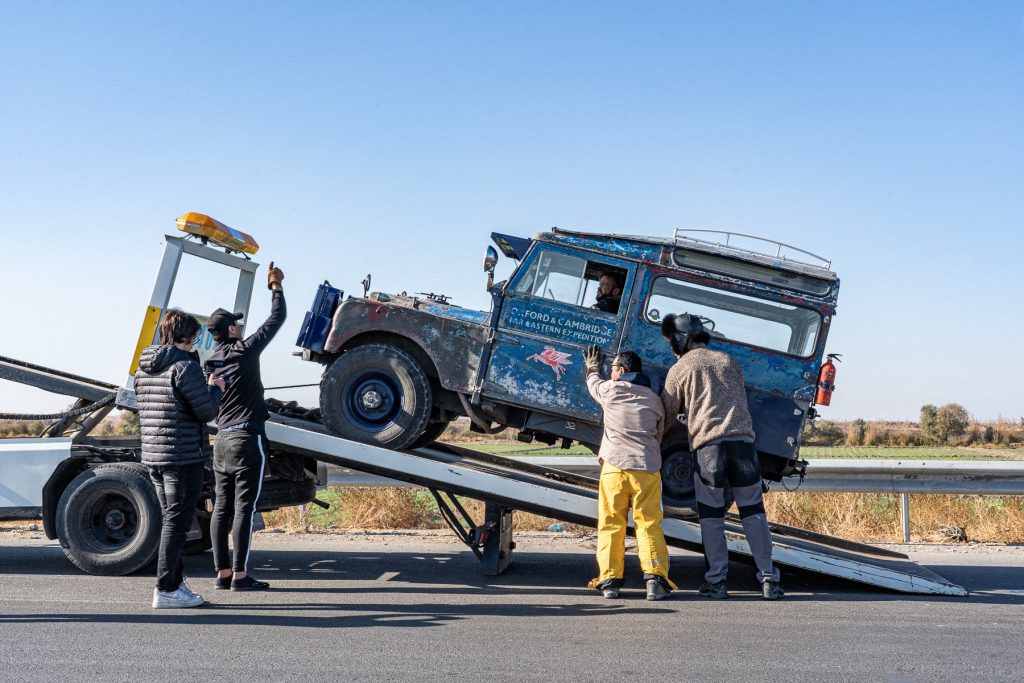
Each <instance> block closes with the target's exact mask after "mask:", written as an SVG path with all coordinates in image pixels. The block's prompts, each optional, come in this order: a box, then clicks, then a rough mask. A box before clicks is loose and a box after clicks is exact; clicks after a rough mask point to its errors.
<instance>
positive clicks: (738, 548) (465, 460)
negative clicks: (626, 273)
mask: <svg viewBox="0 0 1024 683" xmlns="http://www.w3.org/2000/svg"><path fill="white" fill-rule="evenodd" d="M267 437H268V439H269V440H270V442H271V444H272V445H273V446H275V447H276V448H279V449H281V450H288V451H292V452H297V453H301V454H304V455H309V456H311V457H314V458H316V459H318V460H322V461H324V462H328V463H332V464H335V465H340V466H342V467H348V468H350V469H354V470H360V471H363V472H369V473H371V474H377V475H380V476H384V477H389V478H391V479H397V480H399V481H405V482H408V483H411V484H417V485H419V486H426V487H430V488H436V489H440V490H444V491H450V492H452V493H455V494H458V495H464V496H467V497H470V498H476V499H478V500H485V501H491V502H493V503H498V504H500V505H505V506H507V507H511V508H514V509H517V510H524V511H526V512H533V513H536V514H540V515H544V516H548V517H553V518H556V519H560V520H564V521H567V522H575V523H577V524H584V525H587V526H596V524H597V486H596V484H597V482H596V480H594V479H591V478H589V477H581V476H579V475H573V474H569V473H566V472H562V473H551V472H549V471H547V470H545V469H544V468H539V467H536V466H531V465H527V464H525V463H515V462H511V461H509V462H501V461H502V460H504V459H502V458H499V457H497V456H488V455H481V454H479V453H476V452H474V451H470V450H468V449H464V448H459V447H455V446H451V445H449V444H443V445H442V444H435V445H434V446H432V447H428V448H420V449H417V450H415V451H391V450H387V449H385V448H380V447H377V446H371V445H368V444H363V443H358V442H355V441H349V440H347V439H342V438H339V437H336V436H332V435H330V434H328V433H326V430H325V429H324V428H323V426H322V425H319V424H315V423H309V422H304V421H301V420H295V419H293V418H281V417H279V416H272V417H271V420H270V421H269V422H268V423H267ZM662 526H663V529H664V530H665V537H666V540H667V541H668V543H669V544H670V545H673V546H677V547H682V548H686V549H689V550H693V551H695V552H701V550H702V548H703V546H702V545H701V535H700V525H699V524H697V523H696V522H695V521H692V520H687V519H681V518H679V517H673V516H669V517H666V518H665V520H664V522H663V525H662ZM784 529H785V528H784V527H778V528H777V529H776V531H775V533H773V541H774V550H773V556H772V559H773V560H774V561H775V562H777V563H778V564H780V565H784V566H788V567H796V568H799V569H803V570H805V571H810V572H815V573H818V574H825V575H828V576H835V577H837V578H842V579H847V580H850V581H856V582H859V583H864V584H868V585H871V586H878V587H881V588H887V589H890V590H895V591H901V592H905V593H921V594H930V595H951V596H963V595H967V591H966V590H965V589H964V588H963V587H961V586H958V585H956V584H954V583H951V582H949V581H947V580H945V579H944V578H942V577H941V576H939V575H937V574H935V573H934V572H932V571H930V570H928V569H925V568H924V567H921V566H919V565H917V564H916V563H914V562H911V561H910V560H906V559H900V558H898V557H889V556H881V555H878V554H868V553H867V552H853V551H850V550H846V549H842V548H837V547H834V545H830V544H828V543H821V542H814V541H812V540H808V539H807V538H796V537H794V536H791V535H787V534H785V533H780V531H782V530H784ZM795 531H797V530H795ZM821 538H823V539H825V538H828V537H821ZM726 542H727V543H728V546H729V552H730V553H731V554H732V555H733V556H734V557H740V558H744V557H745V558H749V557H750V556H751V553H750V548H749V546H748V545H747V542H746V539H745V538H744V536H743V533H742V529H741V527H739V526H738V525H736V524H727V525H726ZM835 543H836V544H839V545H842V544H844V543H845V544H847V545H848V546H849V547H857V545H858V544H851V543H849V542H843V541H841V539H836V540H835ZM863 547H865V548H869V546H863ZM892 554H893V553H888V554H887V555H892Z"/></svg>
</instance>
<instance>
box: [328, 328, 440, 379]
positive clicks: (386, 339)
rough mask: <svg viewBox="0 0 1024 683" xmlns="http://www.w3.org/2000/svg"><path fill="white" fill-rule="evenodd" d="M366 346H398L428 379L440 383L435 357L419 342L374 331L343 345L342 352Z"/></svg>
mask: <svg viewBox="0 0 1024 683" xmlns="http://www.w3.org/2000/svg"><path fill="white" fill-rule="evenodd" d="M366 344H390V345H392V346H397V347H398V348H400V349H402V350H403V351H405V352H406V353H408V354H409V355H411V356H412V357H413V358H414V359H415V360H416V362H417V363H419V364H420V367H422V368H423V371H424V372H426V373H427V376H428V377H430V378H431V379H432V380H437V381H438V382H440V373H438V371H437V363H436V362H435V361H434V358H433V356H431V355H430V354H429V353H428V352H427V350H426V349H425V348H423V346H422V345H421V344H420V343H419V342H418V341H416V340H415V339H412V338H410V337H406V336H404V335H401V334H398V333H397V332H381V331H373V332H363V333H361V334H357V335H356V336H354V337H352V338H351V339H349V340H348V341H347V342H345V343H344V345H342V347H341V349H340V352H341V353H345V352H346V351H351V350H352V349H354V348H356V347H357V346H365V345H366Z"/></svg>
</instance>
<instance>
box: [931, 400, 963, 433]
mask: <svg viewBox="0 0 1024 683" xmlns="http://www.w3.org/2000/svg"><path fill="white" fill-rule="evenodd" d="M969 421H970V416H969V415H968V414H967V409H966V408H964V407H963V406H962V405H959V404H957V403H947V404H946V405H944V406H942V407H941V408H939V409H938V411H937V412H936V414H935V435H936V436H937V437H939V439H941V440H943V441H948V440H949V439H950V438H953V437H957V436H963V435H964V434H966V433H967V425H968V423H969Z"/></svg>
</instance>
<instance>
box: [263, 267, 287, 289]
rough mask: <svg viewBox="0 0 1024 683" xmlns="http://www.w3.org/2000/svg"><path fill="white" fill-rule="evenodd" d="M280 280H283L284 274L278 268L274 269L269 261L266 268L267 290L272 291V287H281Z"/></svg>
mask: <svg viewBox="0 0 1024 683" xmlns="http://www.w3.org/2000/svg"><path fill="white" fill-rule="evenodd" d="M282 280H284V273H283V272H282V271H281V269H280V268H275V267H274V262H273V261H271V262H270V265H269V266H267V288H268V289H274V285H277V286H278V287H281V281H282Z"/></svg>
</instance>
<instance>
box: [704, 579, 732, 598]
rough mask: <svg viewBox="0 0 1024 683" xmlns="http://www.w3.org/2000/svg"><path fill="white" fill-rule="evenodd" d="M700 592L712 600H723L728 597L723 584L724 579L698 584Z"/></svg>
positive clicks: (727, 591)
mask: <svg viewBox="0 0 1024 683" xmlns="http://www.w3.org/2000/svg"><path fill="white" fill-rule="evenodd" d="M700 594H701V595H703V596H704V597H705V598H711V599H712V600H725V599H726V598H728V597H729V590H728V588H727V587H726V585H725V581H717V582H715V583H708V582H707V581H705V582H704V583H702V584H701V585H700Z"/></svg>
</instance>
